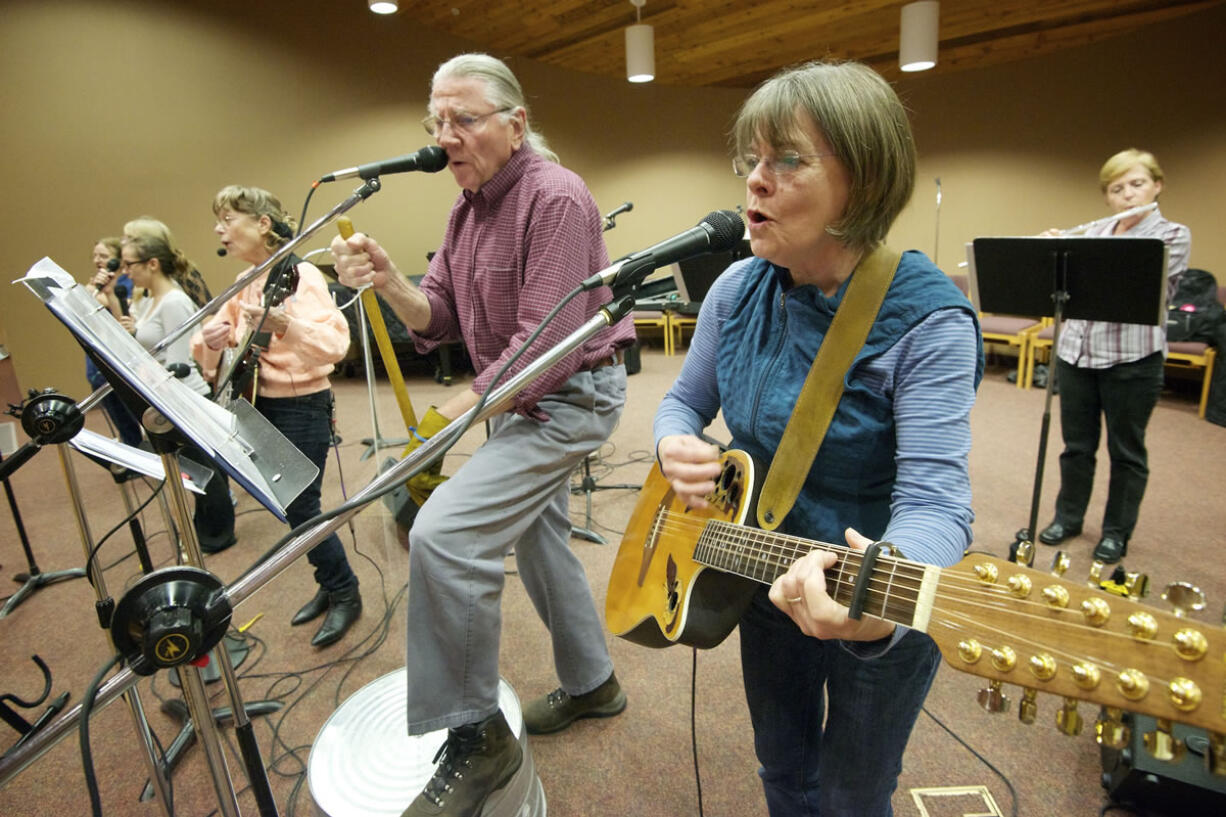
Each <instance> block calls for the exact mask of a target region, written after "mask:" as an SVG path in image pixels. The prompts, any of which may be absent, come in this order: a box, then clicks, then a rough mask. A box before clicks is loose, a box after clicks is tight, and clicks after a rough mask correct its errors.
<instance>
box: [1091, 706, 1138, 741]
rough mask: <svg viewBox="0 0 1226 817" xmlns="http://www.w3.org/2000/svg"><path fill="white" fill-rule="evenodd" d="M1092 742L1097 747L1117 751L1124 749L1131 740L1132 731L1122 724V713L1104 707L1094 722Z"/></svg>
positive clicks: (1113, 708) (1112, 707)
mask: <svg viewBox="0 0 1226 817" xmlns="http://www.w3.org/2000/svg"><path fill="white" fill-rule="evenodd" d="M1094 740H1095V741H1097V742H1098V745H1099V746H1106V747H1107V748H1108V749H1115V750H1117V751H1119V750H1122V749H1124V748H1125V747H1127V746H1128V743H1129V742H1130V741H1131V740H1132V730H1131V729H1129V728H1128V726H1126V725H1125V724H1124V713H1123V711H1122V710H1120V709H1116V708H1115V707H1114V706H1104V707H1103V708H1102V709H1101V710H1099V713H1098V720H1096V721H1094Z"/></svg>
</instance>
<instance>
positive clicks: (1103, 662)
mask: <svg viewBox="0 0 1226 817" xmlns="http://www.w3.org/2000/svg"><path fill="white" fill-rule="evenodd" d="M956 618H957V617H955V616H952V615H950V616H948V617H947V618H944V619H939V620H937V622H936V623H937V624H938V626H943V627H946V628H948V629H951V630H956V631H958V632H967V631H968V630H970V629H971V628H969V627H966V626H965V623H970V624H973V625H974V630H975V631H980V630H988V631H991V632H995V633H997V634H998V635H1000V637H1002V638H1009V637H1011V638H1013V639H1014V643H1010V644H1009V645H1008V646H1016V645H1017V644H1028V645H1029V646H1032V647H1034V648H1036V649H1039V650H1044V651H1046V652H1048V653H1051V654H1052V657H1053V658H1057V657H1059V658H1063V659H1064V660H1065V661H1066V662H1068V664H1070V665H1072V664H1074V663H1076V662H1077V661H1079V660H1080V661H1087V662H1089V663H1091V664H1093V665H1094V666H1096V667H1099V668H1101V669H1103V670H1106V671H1108V672H1117V673H1118V672H1120V671H1122V670H1123V669H1126V667H1124V666H1123V665H1121V664H1119V663H1117V662H1115V661H1112V660H1110V659H1107V658H1103V657H1101V656H1084V655H1077V654H1075V653H1071V652H1069V651H1068V650H1064V649H1061V648H1058V647H1051V646H1050V645H1047V644H1043V643H1040V642H1037V641H1035V640H1033V639H1031V638H1028V637H1026V636H1020V635H1018V634H1017V633H1014V632H1011V631H1003V630H1001V628H999V627H992V626H989V625H985V624H984V623H983V622H982V621H980V620H978V619H974V618H972V617H971V616H969V615H966V614H963V615H962V616H961V618H962V619H963V621H958V620H956ZM1108 634H1111V633H1108ZM1117 635H1118V634H1117ZM1148 643H1152V642H1148ZM984 646H985V648H987V649H991V648H990V646H988V645H984ZM1138 663H1139V662H1138ZM1144 674H1145V676H1146V677H1147V678H1150V679H1151V687H1153V686H1154V685H1155V684H1158V685H1161V686H1162V687H1163V688H1166V687H1168V685H1169V684H1170V683H1171V681H1172V680H1173V679H1171V678H1167V677H1163V676H1164V675H1165V673H1152V674H1151V673H1148V672H1146V673H1144ZM1029 680H1030V679H1027V681H1029ZM1033 680H1034V681H1035V682H1038V683H1051V682H1053V681H1056V680H1060V681H1064V682H1066V683H1073V684H1075V683H1076V682H1075V681H1074V680H1073V679H1072V678H1068V677H1063V678H1059V679H1057V678H1051V679H1048V681H1041V680H1040V679H1038V678H1035V679H1033ZM1016 683H1021V682H1020V681H1018V682H1016ZM1077 689H1078V690H1081V691H1082V692H1084V693H1088V692H1092V691H1093V690H1086V689H1083V688H1082V687H1080V686H1078V687H1077ZM1202 691H1203V690H1202ZM1120 694H1121V697H1123V693H1120ZM1126 700H1127V699H1126ZM1138 703H1139V701H1131V700H1129V704H1131V705H1136V704H1138ZM1167 703H1168V704H1169V703H1170V702H1169V701H1167ZM1179 714H1180V715H1183V716H1185V717H1186V716H1187V715H1189V714H1191V713H1187V712H1180V713H1179Z"/></svg>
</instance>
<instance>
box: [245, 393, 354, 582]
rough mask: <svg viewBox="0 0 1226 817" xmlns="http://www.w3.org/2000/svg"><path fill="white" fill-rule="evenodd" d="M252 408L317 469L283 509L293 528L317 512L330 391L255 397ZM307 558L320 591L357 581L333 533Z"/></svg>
mask: <svg viewBox="0 0 1226 817" xmlns="http://www.w3.org/2000/svg"><path fill="white" fill-rule="evenodd" d="M255 407H256V409H257V410H259V412H260V414H263V415H264V417H266V418H267V419H268V421H269V422H270V423H272V424H273V425H274V426H276V428H277V430H278V431H280V432H281V433H282V434H284V435H285V438H286V439H287V440H289V441H290V442H291V443H293V444H294V445H295V446H296V447H297V448H298V450H299V451H301V452H302V453H303V454H304V455H306V457H307V459H309V460H310V461H311V462H313V463H315V465H316V466H317V467H318V468H319V476H317V477H315V481H314V482H312V483H311V484H310V485H308V486H307V487H306V488H304V489H303V490H302V493H300V494H299V495H298V497H297V498H296V499H295V500H294V501H293V502H291V503H290V504H289V507H288V508H286V509H285V518H286V519H288V520H289V523H290V525H291V526H292V527H297V526H298V525H300V524H302V523H303V522H305V521H307V520H308V519H311V518H312V517H314V516H317V515H319V493H320V486H321V485H323V481H324V466H325V465H327V463H328V446H329V445H331V442H332V391H331V390H330V389H324V390H323V391H319V392H315V393H314V394H304V395H301V396H299V397H256V400H255ZM307 561H309V562H310V563H311V565H312V566H313V567H314V568H315V581H316V583H317V584H318V585H319V586H320V587H322V588H323V589H324V590H328V591H332V592H335V591H337V590H347V589H349V588H350V587H356V586H357V584H358V577H357V576H355V575H354V573H353V569H352V568H350V567H349V560H348V559H347V558H346V557H345V547H344V546H343V545H342V544H341V540H340V538H339V537H337V535H336V534H335V533H333V534H331V535H329V536H328V538H327V539H325V540H323V541H322V542H320V543H319V544H318V545H316V546H315V547H313V548H311V550H310V551H309V552H308V553H307Z"/></svg>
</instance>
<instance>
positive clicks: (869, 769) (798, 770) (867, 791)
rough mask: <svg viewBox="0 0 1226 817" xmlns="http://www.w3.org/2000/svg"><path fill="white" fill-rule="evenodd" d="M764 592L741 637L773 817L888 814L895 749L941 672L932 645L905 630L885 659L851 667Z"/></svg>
mask: <svg viewBox="0 0 1226 817" xmlns="http://www.w3.org/2000/svg"><path fill="white" fill-rule="evenodd" d="M766 591H767V588H766V587H765V586H764V587H762V589H761V591H760V592H758V593H757V594H756V595H755V597H754V600H753V603H752V604H751V605H750V606H749V609H748V610H747V611H746V612H745V615H744V616H743V617H742V618H741V623H740V637H741V671H742V673H743V674H744V677H745V696H746V698H747V699H748V702H749V714H750V718H751V720H752V721H753V729H754V750H755V752H756V753H757V756H758V762H759V763H761V764H762V766H761V768H760V769H759V770H758V774H759V776H760V777H761V778H762V786H763V788H764V789H765V791H766V804H767V807H768V809H769V810H770V814H771V817H793V815H805V816H806V817H815V816H816V815H821V817H837V816H840V815H846V817H877V815H887V816H888V815H891V814H893V813H894V812H893V809H892V807H891V805H890V796H891V794H893V792H894V789H895V788H896V787H897V785H898V774H899V772H901V771H902V755H903V750H904V749H906V746H907V739H908V738H909V737H910V735H911V728H912V727H913V726H914V725H915V719H916V717H918V715H919V711H920V706H921V705H922V704H923V703H924V698H925V697H927V695H928V688H929V687H930V686H931V685H932V679H933V677H934V676H935V675H936V670H937V666H938V664H939V663H940V653H939V652H938V651H937V648H936V644H934V643H933V641H932V639H930V638H929V637H928V636H927V635H925V634H923V633H919V632H915V631H911V632H909V633H907V634H906V635H905V636H903V638H902V639H901V640H900V641H899V642H898V643H897V644H895V645H894V647H893V648H892V649H890V650H889V651H888V652H886V653H885V654H884V655H880V656H878V657H875V658H867V659H866V658H859V657H857V656H855V655H852V654H851V653H849V652H848V651H847V649H846V648H844V647H843V646H842V645H841V644H840V643H839V642H836V641H822V640H820V639H817V638H812V637H810V636H807V635H805V634H804V633H802V632H801V631H800V629H799V628H797V626H796V625H795V624H794V623H793V622H792V620H791V619H789V618H788V617H787V616H785V615H784V614H783V613H781V612H780V611H779V610H778V609H776V608H775V606H774V605H773V604H771V603H770V600H769V599H768V598H767V595H766ZM827 696H828V697H829V700H828V701H827ZM823 719H824V721H825V728H824V729H823V726H822V724H823Z"/></svg>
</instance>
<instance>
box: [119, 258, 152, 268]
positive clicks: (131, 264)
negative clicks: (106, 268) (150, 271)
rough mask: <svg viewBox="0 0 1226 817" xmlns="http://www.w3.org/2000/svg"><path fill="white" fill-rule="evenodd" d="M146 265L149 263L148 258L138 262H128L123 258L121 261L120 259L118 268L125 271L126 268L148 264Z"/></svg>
mask: <svg viewBox="0 0 1226 817" xmlns="http://www.w3.org/2000/svg"><path fill="white" fill-rule="evenodd" d="M148 263H149V259H148V258H144V259H141V260H140V261H129V260H128V259H126V258H123V259H120V261H119V268H120V269H127V268H128V267H135V266H138V265H140V264H148Z"/></svg>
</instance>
